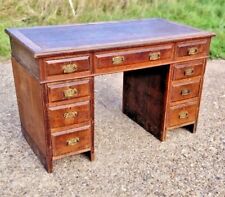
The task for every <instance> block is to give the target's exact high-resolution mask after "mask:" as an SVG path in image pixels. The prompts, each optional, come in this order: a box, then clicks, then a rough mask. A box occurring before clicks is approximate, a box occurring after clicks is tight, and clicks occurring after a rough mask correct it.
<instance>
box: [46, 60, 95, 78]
mask: <svg viewBox="0 0 225 197" xmlns="http://www.w3.org/2000/svg"><path fill="white" fill-rule="evenodd" d="M45 66H46V68H45V72H46V75H47V77H53V76H60V75H63V76H64V77H66V76H70V75H72V76H74V75H81V74H82V73H90V72H91V63H90V56H77V57H68V58H56V59H49V60H45Z"/></svg>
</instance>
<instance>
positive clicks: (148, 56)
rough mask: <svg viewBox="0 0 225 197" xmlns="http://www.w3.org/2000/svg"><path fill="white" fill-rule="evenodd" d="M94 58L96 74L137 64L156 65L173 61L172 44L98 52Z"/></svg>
mask: <svg viewBox="0 0 225 197" xmlns="http://www.w3.org/2000/svg"><path fill="white" fill-rule="evenodd" d="M94 58H95V70H96V71H97V72H98V71H99V72H102V71H104V70H105V71H110V70H111V71H112V70H115V69H123V68H127V67H128V66H129V65H132V64H137V63H146V64H147V63H148V64H150V65H151V64H153V63H154V64H157V62H158V63H159V62H160V63H161V62H163V61H169V60H172V59H173V44H165V45H157V46H150V47H145V48H141V47H140V48H133V49H127V50H125V49H124V50H117V51H106V52H99V53H96V54H95V57H94Z"/></svg>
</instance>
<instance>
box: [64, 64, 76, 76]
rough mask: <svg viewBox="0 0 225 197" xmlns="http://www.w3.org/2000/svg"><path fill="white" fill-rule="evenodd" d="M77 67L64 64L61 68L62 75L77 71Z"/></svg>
mask: <svg viewBox="0 0 225 197" xmlns="http://www.w3.org/2000/svg"><path fill="white" fill-rule="evenodd" d="M77 68H78V66H77V65H76V64H66V65H64V66H63V73H65V74H69V73H73V72H75V71H77Z"/></svg>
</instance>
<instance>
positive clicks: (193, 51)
mask: <svg viewBox="0 0 225 197" xmlns="http://www.w3.org/2000/svg"><path fill="white" fill-rule="evenodd" d="M197 53H198V48H197V47H191V48H189V49H188V55H196V54H197Z"/></svg>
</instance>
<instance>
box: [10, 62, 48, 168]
mask: <svg viewBox="0 0 225 197" xmlns="http://www.w3.org/2000/svg"><path fill="white" fill-rule="evenodd" d="M12 66H13V75H14V82H15V88H16V95H17V104H18V108H19V114H20V121H21V126H22V132H23V134H24V137H25V138H26V140H27V141H28V143H29V144H30V146H31V147H32V149H33V151H34V152H35V153H36V154H37V155H38V156H39V158H40V159H41V161H42V163H44V164H46V158H47V151H48V149H47V137H46V136H47V135H46V129H45V118H44V117H45V116H44V101H43V98H44V96H43V93H42V85H40V83H39V81H38V80H36V79H35V78H34V77H33V76H32V75H30V73H28V72H27V70H26V69H25V68H24V67H23V66H22V65H20V64H19V63H18V62H17V60H16V59H15V58H12Z"/></svg>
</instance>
